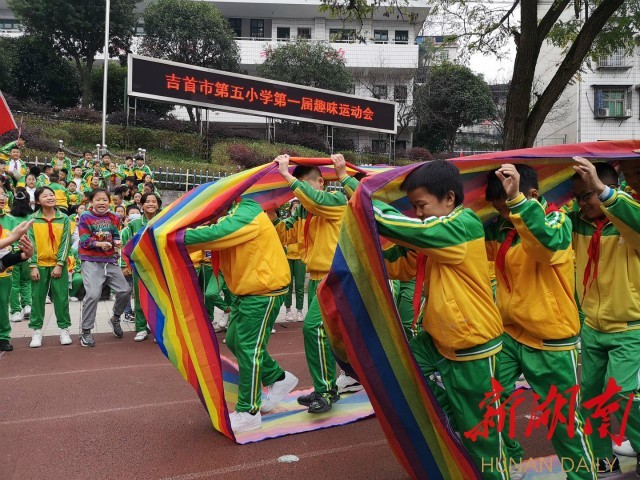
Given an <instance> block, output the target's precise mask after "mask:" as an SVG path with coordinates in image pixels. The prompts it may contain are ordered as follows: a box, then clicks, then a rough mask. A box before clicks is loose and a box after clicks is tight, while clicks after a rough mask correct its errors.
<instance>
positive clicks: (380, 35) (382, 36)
mask: <svg viewBox="0 0 640 480" xmlns="http://www.w3.org/2000/svg"><path fill="white" fill-rule="evenodd" d="M373 41H374V42H375V43H387V42H388V41H389V31H388V30H374V31H373Z"/></svg>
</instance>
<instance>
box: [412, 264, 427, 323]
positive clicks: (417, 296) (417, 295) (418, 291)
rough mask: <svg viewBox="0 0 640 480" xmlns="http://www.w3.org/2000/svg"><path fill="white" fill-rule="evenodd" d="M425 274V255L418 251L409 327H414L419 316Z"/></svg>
mask: <svg viewBox="0 0 640 480" xmlns="http://www.w3.org/2000/svg"><path fill="white" fill-rule="evenodd" d="M426 274H427V256H426V255H425V254H424V253H418V255H417V258H416V288H415V290H414V291H413V301H412V302H411V303H412V304H413V324H412V325H411V329H412V330H413V329H415V328H416V324H417V323H418V318H419V317H420V302H421V300H422V289H423V288H424V277H425V275H426Z"/></svg>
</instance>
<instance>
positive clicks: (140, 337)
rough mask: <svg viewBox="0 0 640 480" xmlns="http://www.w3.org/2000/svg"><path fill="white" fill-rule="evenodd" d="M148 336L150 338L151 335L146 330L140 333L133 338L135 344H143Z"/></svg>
mask: <svg viewBox="0 0 640 480" xmlns="http://www.w3.org/2000/svg"><path fill="white" fill-rule="evenodd" d="M148 336H149V333H148V332H147V331H146V330H141V331H139V332H138V333H136V336H135V337H133V341H134V342H142V341H144V340H146V339H147V337H148Z"/></svg>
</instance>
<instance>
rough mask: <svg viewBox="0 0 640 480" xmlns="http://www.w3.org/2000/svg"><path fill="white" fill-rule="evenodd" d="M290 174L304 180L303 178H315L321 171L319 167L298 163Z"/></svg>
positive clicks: (319, 175)
mask: <svg viewBox="0 0 640 480" xmlns="http://www.w3.org/2000/svg"><path fill="white" fill-rule="evenodd" d="M292 175H293V176H294V177H296V178H298V179H301V180H304V179H305V178H310V179H313V180H315V179H317V178H319V177H321V176H322V171H321V170H320V168H318V167H315V166H307V165H298V166H297V167H296V168H294V169H293V173H292Z"/></svg>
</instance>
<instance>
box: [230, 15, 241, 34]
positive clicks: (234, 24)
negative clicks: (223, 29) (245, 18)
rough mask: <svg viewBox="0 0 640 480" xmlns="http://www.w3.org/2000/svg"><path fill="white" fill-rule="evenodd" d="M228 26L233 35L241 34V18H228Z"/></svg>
mask: <svg viewBox="0 0 640 480" xmlns="http://www.w3.org/2000/svg"><path fill="white" fill-rule="evenodd" d="M229 26H230V27H231V30H233V36H234V37H241V36H242V19H241V18H230V19H229Z"/></svg>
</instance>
